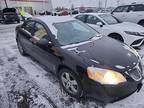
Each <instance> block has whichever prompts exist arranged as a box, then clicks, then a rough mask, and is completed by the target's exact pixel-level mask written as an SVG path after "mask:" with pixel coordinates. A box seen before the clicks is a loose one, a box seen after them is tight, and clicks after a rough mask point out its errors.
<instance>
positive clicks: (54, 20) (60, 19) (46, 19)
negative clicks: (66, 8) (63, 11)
mask: <svg viewBox="0 0 144 108" xmlns="http://www.w3.org/2000/svg"><path fill="white" fill-rule="evenodd" d="M35 18H36V19H39V20H41V21H43V22H44V23H45V24H47V25H50V24H53V23H60V22H66V21H72V20H75V19H74V18H73V17H71V16H39V17H35Z"/></svg>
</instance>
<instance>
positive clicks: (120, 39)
mask: <svg viewBox="0 0 144 108" xmlns="http://www.w3.org/2000/svg"><path fill="white" fill-rule="evenodd" d="M108 36H109V37H111V38H113V39H116V40H118V41H120V42H124V40H123V38H122V36H121V35H119V34H110V35H108Z"/></svg>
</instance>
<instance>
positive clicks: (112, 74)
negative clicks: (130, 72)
mask: <svg viewBox="0 0 144 108" xmlns="http://www.w3.org/2000/svg"><path fill="white" fill-rule="evenodd" d="M87 74H88V78H90V79H92V80H94V81H97V82H99V83H101V84H108V85H117V84H119V83H123V82H126V81H127V80H126V78H125V77H124V76H123V75H122V74H121V73H119V72H116V71H112V70H106V69H100V68H95V67H88V68H87Z"/></svg>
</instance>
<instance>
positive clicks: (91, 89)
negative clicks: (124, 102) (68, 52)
mask: <svg viewBox="0 0 144 108" xmlns="http://www.w3.org/2000/svg"><path fill="white" fill-rule="evenodd" d="M86 80H87V81H84V82H85V83H84V93H85V94H84V95H85V96H86V97H91V98H94V99H96V100H98V101H100V102H104V103H111V102H115V101H118V100H121V99H123V98H125V97H127V96H129V95H131V94H132V93H134V92H135V91H139V90H140V89H141V87H142V80H141V81H139V82H126V83H121V84H118V85H101V84H99V83H97V82H95V81H92V80H90V79H86Z"/></svg>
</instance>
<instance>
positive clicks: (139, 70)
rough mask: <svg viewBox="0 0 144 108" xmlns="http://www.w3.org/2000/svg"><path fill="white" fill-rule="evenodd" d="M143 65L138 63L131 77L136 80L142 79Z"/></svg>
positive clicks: (130, 73)
mask: <svg viewBox="0 0 144 108" xmlns="http://www.w3.org/2000/svg"><path fill="white" fill-rule="evenodd" d="M142 71H143V69H142V65H141V63H138V64H137V65H136V66H135V67H134V68H133V69H132V70H131V71H130V72H128V73H129V75H130V77H131V78H132V79H134V80H135V81H139V80H141V79H142Z"/></svg>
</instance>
